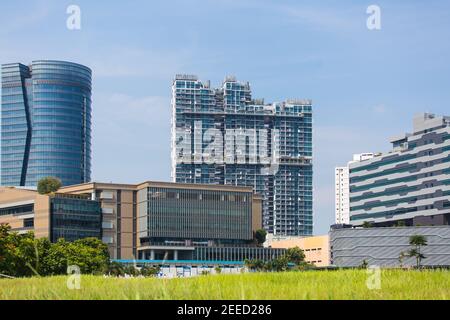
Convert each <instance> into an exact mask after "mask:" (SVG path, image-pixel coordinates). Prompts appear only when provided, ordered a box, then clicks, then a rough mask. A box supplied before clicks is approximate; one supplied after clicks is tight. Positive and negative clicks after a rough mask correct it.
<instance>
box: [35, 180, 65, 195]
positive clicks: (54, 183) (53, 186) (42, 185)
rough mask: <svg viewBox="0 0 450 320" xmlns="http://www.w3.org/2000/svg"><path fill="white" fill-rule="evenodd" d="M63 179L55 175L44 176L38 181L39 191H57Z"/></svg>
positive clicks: (45, 192)
mask: <svg viewBox="0 0 450 320" xmlns="http://www.w3.org/2000/svg"><path fill="white" fill-rule="evenodd" d="M61 186H62V184H61V180H59V179H57V178H54V177H46V178H42V179H41V180H39V182H38V192H39V194H50V193H53V192H56V191H58V190H59V188H61Z"/></svg>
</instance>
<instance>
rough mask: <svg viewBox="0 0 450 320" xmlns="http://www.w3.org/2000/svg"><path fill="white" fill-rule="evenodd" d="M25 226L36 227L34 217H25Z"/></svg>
mask: <svg viewBox="0 0 450 320" xmlns="http://www.w3.org/2000/svg"><path fill="white" fill-rule="evenodd" d="M23 227H24V228H33V227H34V218H27V219H23Z"/></svg>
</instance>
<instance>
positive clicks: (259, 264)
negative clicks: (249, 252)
mask: <svg viewBox="0 0 450 320" xmlns="http://www.w3.org/2000/svg"><path fill="white" fill-rule="evenodd" d="M244 264H245V266H246V267H247V269H249V270H252V271H262V270H264V269H265V263H264V261H262V260H259V259H253V260H245V261H244Z"/></svg>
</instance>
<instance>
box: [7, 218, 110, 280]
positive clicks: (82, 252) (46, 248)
mask: <svg viewBox="0 0 450 320" xmlns="http://www.w3.org/2000/svg"><path fill="white" fill-rule="evenodd" d="M108 264H109V253H108V247H107V245H106V244H104V243H102V242H101V241H100V240H99V239H97V238H85V239H81V240H77V241H74V242H67V241H66V240H64V239H59V240H58V241H57V242H56V243H51V242H50V241H49V240H48V239H47V238H42V239H36V238H35V237H34V233H33V232H28V233H24V234H19V233H17V232H11V228H10V226H8V225H4V224H2V225H0V274H4V275H8V276H13V277H30V276H47V275H61V274H66V272H67V267H68V266H71V265H76V266H78V267H79V268H80V270H81V272H82V273H84V274H99V273H103V272H105V271H106V270H107V267H108Z"/></svg>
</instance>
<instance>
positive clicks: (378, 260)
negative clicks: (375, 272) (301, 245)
mask: <svg viewBox="0 0 450 320" xmlns="http://www.w3.org/2000/svg"><path fill="white" fill-rule="evenodd" d="M413 235H423V236H424V237H425V238H426V240H427V243H428V244H427V245H426V246H423V247H422V248H421V252H422V253H423V254H424V255H425V259H423V260H422V265H423V266H429V267H438V266H445V267H448V266H450V226H427V227H425V226H423V227H417V226H416V227H384V228H340V229H332V230H331V231H330V251H331V265H334V266H337V267H358V266H361V265H362V264H363V263H364V261H366V262H367V264H368V265H371V266H380V267H400V266H403V267H408V266H415V265H416V259H415V258H414V257H406V256H405V254H406V253H407V252H408V251H409V250H410V249H412V248H413V246H411V245H410V244H409V240H410V237H411V236H413ZM402 253H403V256H402Z"/></svg>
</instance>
